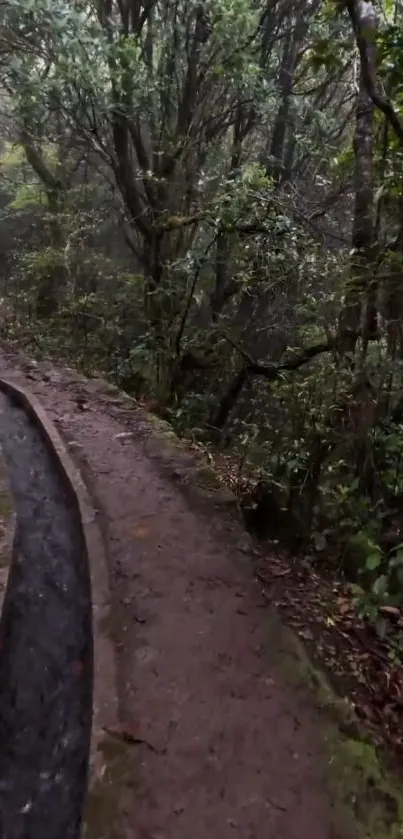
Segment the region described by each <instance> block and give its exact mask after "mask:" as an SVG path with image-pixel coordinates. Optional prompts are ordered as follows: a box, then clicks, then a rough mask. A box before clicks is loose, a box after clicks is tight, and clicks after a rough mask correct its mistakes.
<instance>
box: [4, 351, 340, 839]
mask: <svg viewBox="0 0 403 839" xmlns="http://www.w3.org/2000/svg"><path fill="white" fill-rule="evenodd" d="M2 375H3V377H5V378H9V379H12V380H13V381H15V382H17V383H20V384H21V385H24V386H25V387H27V388H28V389H29V390H30V391H31V392H32V393H34V394H35V395H36V396H37V398H38V399H39V400H40V401H41V403H42V405H43V406H44V408H45V409H46V411H47V412H48V414H49V416H50V417H51V419H52V420H53V421H54V423H55V424H56V426H57V427H58V429H59V431H60V433H61V434H62V435H63V436H64V438H65V440H66V441H68V446H69V449H70V452H71V454H72V456H74V457H75V458H77V459H78V461H79V463H80V466H81V469H82V471H83V475H84V478H85V480H86V482H87V484H88V486H89V487H90V491H91V493H92V496H93V498H94V499H95V504H96V506H97V508H98V510H99V513H100V517H101V520H102V524H103V531H104V535H105V539H106V544H107V554H108V559H109V571H110V581H111V592H112V595H111V597H112V602H111V620H110V626H109V627H108V631H109V632H110V633H111V634H112V635H113V640H114V643H115V645H116V655H117V674H118V695H119V717H120V728H119V730H117V731H115V734H116V735H117V738H118V739H119V737H122V738H123V740H129V741H130V745H129V748H128V749H127V756H128V757H127V761H128V762H127V763H126V766H125V772H124V777H123V776H122V778H121V779H120V780H121V782H122V783H124V785H125V795H124V806H123V808H122V809H121V811H120V812H119V813H117V812H116V808H115V807H114V806H113V804H110V806H109V805H108V801H107V796H106V793H105V797H104V798H105V800H102V799H103V796H102V794H101V796H100V800H99V801H98V804H99V806H100V810H99V814H98V819H95V822H94V821H92V822H91V823H90V824H89V827H88V831H87V835H88V837H89V839H102V837H105V839H112V836H113V837H116V839H117V837H119V839H189V837H190V836H192V837H194V839H230V838H231V837H242V839H301V837H309V838H310V839H346V837H347V835H348V833H347V832H345V830H344V828H342V827H341V826H340V824H339V822H338V813H335V811H334V807H333V805H332V801H331V799H330V797H329V795H328V792H327V787H326V783H325V780H324V778H325V776H326V771H327V763H328V760H329V757H328V755H326V754H325V751H324V749H323V743H322V742H321V738H320V726H319V724H318V719H317V716H316V712H315V710H314V708H313V706H312V707H311V706H310V704H309V702H306V701H305V699H304V698H303V696H302V695H300V694H299V693H298V692H296V691H295V689H292V688H291V687H290V686H289V685H288V684H287V681H286V679H285V678H284V677H283V675H282V672H281V669H278V667H277V664H276V653H277V652H278V650H276V649H275V646H276V639H273V636H271V635H270V632H269V631H268V626H267V614H266V608H265V603H264V601H263V600H262V598H261V594H260V591H259V588H258V587H257V586H256V584H255V583H254V581H253V575H252V573H251V570H250V566H249V564H248V562H246V561H245V555H244V554H242V552H241V551H237V550H236V549H235V548H234V546H233V544H231V542H230V541H229V540H227V539H226V536H225V533H224V534H223V533H222V532H220V531H221V529H222V528H221V524H220V519H219V517H218V516H217V517H214V516H212V517H210V518H209V517H208V516H207V515H206V514H205V513H203V512H201V511H195V510H194V509H192V508H191V507H190V506H189V505H188V503H187V501H186V499H185V497H184V496H183V494H182V493H181V492H180V491H179V490H178V489H177V488H176V487H175V485H174V484H173V482H172V481H170V480H169V479H168V478H167V477H166V476H165V475H164V474H162V473H161V471H160V470H159V469H158V468H157V466H156V463H155V462H154V461H153V459H152V458H150V457H149V456H147V454H146V453H145V449H144V439H145V437H146V433H147V429H146V427H145V420H144V416H142V415H141V414H140V412H139V415H138V419H136V416H135V413H134V415H133V416H134V418H133V425H132V428H133V431H132V432H131V433H129V432H128V431H127V427H126V425H125V424H124V422H123V420H122V418H121V417H120V415H119V411H120V408H119V406H117V405H115V406H114V400H113V398H112V397H109V398H107V397H106V396H100V395H99V394H98V393H95V394H94V395H93V396H92V395H91V391H90V388H89V387H88V388H87V389H86V390H85V397H83V389H82V387H81V386H80V385H79V384H78V383H77V380H75V381H70V382H69V380H68V377H67V378H66V377H64V376H63V373H62V372H60V371H59V372H58V371H55V372H54V374H52V373H51V374H46V375H42V374H40V373H38V372H36V371H35V369H34V370H32V369H31V370H28V371H27V369H24V368H23V367H18V366H17V365H16V364H15V363H14V362H13V361H12V360H10V359H7V357H6V356H4V358H3V370H2ZM115 401H116V400H115ZM111 739H112V740H113V739H114V738H113V737H112V738H111ZM101 793H102V790H101ZM108 800H109V799H108ZM108 808H109V809H108ZM95 809H96V808H95Z"/></svg>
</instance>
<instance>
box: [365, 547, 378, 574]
mask: <svg viewBox="0 0 403 839" xmlns="http://www.w3.org/2000/svg"><path fill="white" fill-rule="evenodd" d="M381 561H382V554H380V553H379V552H376V553H375V552H374V553H372V554H369V556H367V559H366V561H365V567H366V569H367V571H375V569H376V568H379V566H380V564H381Z"/></svg>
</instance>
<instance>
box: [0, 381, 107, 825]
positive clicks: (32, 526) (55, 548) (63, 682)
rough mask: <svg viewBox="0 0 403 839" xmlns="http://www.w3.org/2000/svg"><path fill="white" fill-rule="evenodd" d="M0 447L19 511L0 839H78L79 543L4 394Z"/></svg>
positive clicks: (0, 645) (82, 596) (81, 731)
mask: <svg viewBox="0 0 403 839" xmlns="http://www.w3.org/2000/svg"><path fill="white" fill-rule="evenodd" d="M0 445H1V447H2V449H3V452H4V455H5V458H6V461H7V464H8V468H9V478H10V484H11V487H12V490H13V493H14V496H15V501H16V508H17V533H16V543H15V549H14V560H13V563H12V568H11V572H10V578H9V585H8V589H7V592H6V597H5V601H4V607H3V613H2V617H1V621H0V837H1V839H76V837H78V836H79V834H80V824H81V818H82V810H83V805H84V800H85V791H86V785H87V769H88V756H89V744H90V733H91V715H92V671H93V660H92V659H93V650H92V627H91V596H90V583H89V575H88V568H87V559H86V554H85V547H84V540H83V535H82V531H81V526H80V522H79V517H78V512H77V510H76V509H75V507H74V504H73V501H72V499H71V497H70V494H69V492H68V488H67V487H65V486H64V482H63V480H62V477H61V476H60V475H59V471H58V469H57V468H56V467H55V464H54V463H53V461H52V459H51V457H50V456H49V454H48V452H47V449H46V447H45V445H44V443H43V441H42V438H41V435H40V433H39V431H37V430H36V428H35V427H34V426H33V425H32V423H31V421H30V419H29V418H28V417H27V416H26V415H25V413H24V411H23V410H21V409H20V408H19V407H16V406H15V405H13V404H12V403H11V402H10V401H9V399H8V397H7V396H5V395H4V394H2V393H0Z"/></svg>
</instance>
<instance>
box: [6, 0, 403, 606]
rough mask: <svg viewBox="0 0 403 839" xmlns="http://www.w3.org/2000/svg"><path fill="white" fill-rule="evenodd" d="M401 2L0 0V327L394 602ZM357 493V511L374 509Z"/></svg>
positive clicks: (398, 520) (277, 526)
mask: <svg viewBox="0 0 403 839" xmlns="http://www.w3.org/2000/svg"><path fill="white" fill-rule="evenodd" d="M402 11H403V3H402V2H400V0H393V2H386V0H385V2H373V3H372V2H364V0H358V1H357V2H353V0H351V2H350V0H345V2H342V0H340V2H317V0H310V1H309V2H306V1H305V0H214V2H212V0H206V2H203V0H202V1H201V2H196V0H174V1H173V2H172V0H170V2H167V0H144V2H138V0H99V2H92V1H91V0H5V1H4V2H2V3H1V6H0V86H1V124H0V125H1V127H0V140H1V160H0V174H1V183H0V199H1V201H0V207H1V214H2V225H1V260H2V272H1V276H2V291H1V295H2V313H3V318H2V330H3V334H4V335H5V336H7V337H8V338H10V339H14V340H21V336H23V339H24V342H25V344H26V345H29V346H31V348H32V351H35V348H36V349H39V350H40V351H41V352H45V353H50V354H53V355H56V356H58V357H62V358H64V359H66V360H67V359H68V360H69V362H71V361H73V362H74V363H75V364H77V365H79V366H81V367H82V368H83V369H84V370H85V371H86V372H94V371H101V372H102V373H104V374H107V375H108V376H110V377H111V378H112V379H113V380H114V381H115V382H116V383H117V384H119V386H121V387H123V388H125V389H126V390H128V391H129V392H130V393H131V394H133V395H135V396H136V397H137V398H139V399H143V400H152V401H153V404H154V406H155V410H157V411H159V412H160V413H162V414H163V415H164V416H165V417H168V418H169V420H170V421H171V422H172V423H173V424H174V426H175V428H176V429H177V430H178V431H179V432H180V433H183V434H186V433H191V434H192V435H193V437H194V438H195V439H198V440H199V441H202V442H203V445H205V446H206V447H214V449H215V450H216V451H217V448H218V449H219V450H220V451H224V452H226V453H230V455H231V458H232V462H235V463H237V464H238V486H239V492H240V495H241V497H242V504H243V506H244V508H245V516H246V519H247V521H248V522H249V524H250V526H251V527H254V528H255V529H257V530H258V531H259V532H261V533H264V534H266V535H271V536H272V537H274V538H279V539H281V540H285V539H286V538H288V534H290V533H291V534H292V545H291V547H292V549H293V550H297V549H305V548H306V547H307V546H308V545H309V546H312V545H313V546H314V550H315V551H316V554H317V556H318V559H319V561H322V562H323V563H327V564H332V563H336V565H337V566H338V567H342V569H343V573H344V574H345V575H346V576H347V578H348V579H349V580H351V581H352V582H353V583H355V584H356V585H357V588H359V590H360V592H361V594H360V604H361V608H362V609H364V611H365V610H366V611H367V613H368V614H371V615H372V614H376V613H377V609H378V608H379V607H380V606H382V604H385V603H389V604H391V603H395V602H400V601H401V600H402V585H401V583H402V580H401V576H400V575H401V573H402V572H401V568H402V565H403V552H402V547H401V543H402V542H403V537H402V535H401V528H402V526H403V521H402V513H401V510H402V506H403V434H402V430H403V429H402V423H403V394H402V385H403V292H402V288H401V284H402V279H401V277H402V267H403V264H402V259H403V203H402V198H403V192H402V177H403V165H402V164H403V50H402V44H403V17H402ZM374 511H375V515H374Z"/></svg>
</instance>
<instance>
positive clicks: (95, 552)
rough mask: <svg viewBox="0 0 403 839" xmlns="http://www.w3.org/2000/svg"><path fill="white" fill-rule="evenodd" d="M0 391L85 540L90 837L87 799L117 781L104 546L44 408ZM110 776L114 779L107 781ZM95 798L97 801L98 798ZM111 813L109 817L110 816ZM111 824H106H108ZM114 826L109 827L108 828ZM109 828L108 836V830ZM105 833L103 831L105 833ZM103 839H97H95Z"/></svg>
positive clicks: (85, 829) (18, 389)
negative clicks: (46, 459)
mask: <svg viewBox="0 0 403 839" xmlns="http://www.w3.org/2000/svg"><path fill="white" fill-rule="evenodd" d="M0 390H2V391H3V392H4V393H6V394H7V395H8V396H9V398H10V399H11V400H12V401H13V402H14V403H15V404H17V405H18V406H19V407H21V408H23V409H24V410H25V411H26V413H27V414H28V416H29V417H30V419H31V420H32V421H33V422H34V424H35V425H36V427H37V428H38V430H39V432H40V434H41V436H42V438H43V440H44V442H45V445H46V447H47V449H48V452H49V454H50V455H51V457H52V460H53V461H54V463H55V466H56V467H57V468H58V470H59V473H60V474H61V477H62V480H63V483H64V484H65V487H66V489H67V491H68V492H69V494H70V497H71V500H72V502H73V504H74V506H75V508H76V511H77V513H78V516H79V520H80V523H81V527H82V531H83V534H84V540H85V547H86V555H87V561H88V570H89V576H90V585H91V602H92V632H93V645H94V652H93V660H94V664H93V703H92V713H93V716H92V728H91V745H90V761H89V779H88V787H87V808H86V812H85V814H84V820H83V826H82V834H83V836H85V837H87V836H88V837H90V836H91V837H92V836H93V835H94V834H93V830H92V825H91V819H92V809H93V808H91V806H90V801H91V796H92V794H93V793H94V791H95V794H96V793H97V790H98V788H99V787H100V786H102V785H103V784H104V783H105V782H107V783H111V782H114V781H115V778H114V775H115V773H114V772H112V773H109V771H108V770H109V767H108V759H112V761H113V760H115V759H116V756H115V755H112V756H110V755H108V749H106V748H104V746H105V739H106V735H105V731H106V730H108V729H113V728H114V727H115V726H116V725H117V722H118V706H119V703H118V691H117V667H116V655H115V649H114V644H113V641H112V640H111V638H110V637H109V634H108V632H107V631H105V626H107V625H108V620H109V615H110V610H111V590H110V583H109V567H108V559H107V552H106V546H105V542H104V537H103V535H102V532H101V529H100V527H99V525H98V522H97V510H96V509H95V507H94V504H93V502H92V499H91V496H90V493H89V491H88V489H87V486H86V484H85V483H84V480H83V478H82V475H81V472H80V470H79V469H78V467H76V466H75V464H74V463H73V461H72V459H71V457H70V454H69V453H68V451H67V448H66V446H65V443H64V441H63V439H62V437H61V435H60V434H59V432H58V430H57V428H56V426H55V425H54V423H53V421H52V420H51V419H50V417H49V416H48V414H47V412H46V410H45V408H44V407H43V406H42V404H41V403H40V401H39V399H37V397H36V396H34V394H32V393H31V392H30V391H29V390H27V389H26V388H25V387H23V386H21V385H20V384H19V383H18V384H17V383H15V382H13V381H11V380H10V379H5V378H0ZM109 775H111V776H112V777H111V778H109ZM96 797H98V795H97V794H96ZM118 797H119V790H117V789H116V784H115V783H114V790H113V799H114V802H113V807H111V812H110V816H111V817H112V816H113V818H112V819H111V823H110V824H109V825H108V824H106V823H105V822H104V824H103V833H102V839H103V837H105V839H106V837H108V839H109V837H112V833H113V835H115V833H114V830H115V827H116V824H115V822H116V816H117V811H118V809H119V806H118V805H119V802H118V800H117V799H118ZM112 810H113V812H112ZM108 821H109V820H108ZM112 821H113V824H112ZM109 828H110V830H109ZM104 831H107V832H106V833H105V832H104ZM99 839H101V836H100V837H99Z"/></svg>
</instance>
